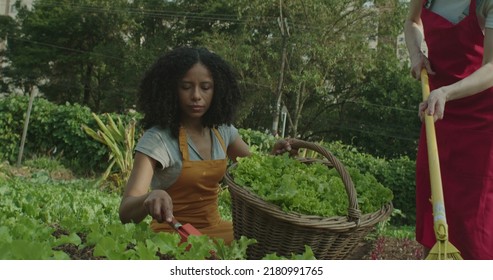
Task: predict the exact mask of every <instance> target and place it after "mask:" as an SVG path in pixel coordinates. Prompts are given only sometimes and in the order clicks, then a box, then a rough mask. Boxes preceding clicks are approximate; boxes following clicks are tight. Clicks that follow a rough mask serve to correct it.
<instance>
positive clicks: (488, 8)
mask: <svg viewBox="0 0 493 280" xmlns="http://www.w3.org/2000/svg"><path fill="white" fill-rule="evenodd" d="M470 3H471V0H454V1H450V0H434V1H433V5H432V6H431V10H432V11H433V12H434V13H437V14H439V15H440V16H442V17H444V18H446V19H447V20H448V21H450V22H452V23H454V24H457V23H458V22H460V21H461V20H462V19H463V18H464V17H465V16H466V15H468V14H469V5H470ZM476 14H477V15H478V18H479V22H480V23H481V28H493V0H476Z"/></svg>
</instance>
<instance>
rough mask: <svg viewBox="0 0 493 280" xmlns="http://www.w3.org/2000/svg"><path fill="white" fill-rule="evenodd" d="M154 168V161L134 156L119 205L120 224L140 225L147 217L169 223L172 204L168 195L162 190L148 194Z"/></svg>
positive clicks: (149, 158)
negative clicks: (132, 223) (131, 223)
mask: <svg viewBox="0 0 493 280" xmlns="http://www.w3.org/2000/svg"><path fill="white" fill-rule="evenodd" d="M155 166H156V160H154V159H152V158H151V157H149V156H147V155H145V154H142V153H140V152H137V153H136V154H135V160H134V165H133V168H132V173H131V174H130V177H129V179H128V182H127V185H126V188H125V192H124V193H123V198H122V201H121V204H120V211H119V214H120V220H121V221H122V223H130V222H134V223H140V222H141V221H142V220H143V219H144V218H145V217H147V215H151V216H152V217H153V218H154V219H156V220H158V222H162V221H164V220H167V221H171V218H172V217H173V204H172V201H171V198H170V196H169V195H168V193H166V191H163V190H153V191H151V192H149V186H150V184H151V179H152V176H153V174H154V168H155Z"/></svg>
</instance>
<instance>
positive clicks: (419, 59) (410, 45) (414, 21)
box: [404, 0, 435, 80]
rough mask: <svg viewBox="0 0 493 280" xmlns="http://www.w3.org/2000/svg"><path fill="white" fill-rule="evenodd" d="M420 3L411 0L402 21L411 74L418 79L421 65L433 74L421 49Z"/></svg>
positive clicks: (422, 35) (422, 33)
mask: <svg viewBox="0 0 493 280" xmlns="http://www.w3.org/2000/svg"><path fill="white" fill-rule="evenodd" d="M422 5H423V1H422V0H412V1H411V3H410V4H409V12H408V15H407V18H406V22H405V23H404V37H405V39H406V46H407V50H408V52H409V58H410V60H411V75H412V76H413V77H414V78H416V79H418V80H419V79H420V73H421V69H422V68H423V67H425V68H426V70H427V71H428V73H429V74H435V72H433V70H432V69H431V67H430V63H429V62H428V59H427V58H426V56H425V55H424V54H423V51H422V49H421V46H422V44H423V41H424V31H423V23H422V22H421V9H422Z"/></svg>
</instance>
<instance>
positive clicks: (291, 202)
mask: <svg viewBox="0 0 493 280" xmlns="http://www.w3.org/2000/svg"><path fill="white" fill-rule="evenodd" d="M346 170H347V171H348V173H349V175H350V177H351V179H352V181H353V183H354V186H355V189H356V193H357V199H358V205H359V209H360V210H361V212H362V213H363V214H365V213H372V212H375V211H378V210H379V209H381V208H382V206H383V205H385V204H387V203H389V202H390V201H392V199H393V194H392V191H391V190H390V189H388V188H386V187H384V186H383V185H382V184H381V183H379V182H378V181H377V179H376V178H375V177H374V176H373V175H371V174H361V173H360V172H359V171H358V170H356V169H352V168H346ZM229 172H230V173H231V175H233V178H234V182H235V183H236V184H237V185H239V186H241V187H243V188H247V189H249V190H250V191H252V192H253V193H255V194H256V195H258V196H259V197H260V198H261V199H263V200H265V201H267V202H270V203H272V204H275V205H278V206H280V207H281V208H282V209H283V210H284V211H286V212H296V213H300V214H305V215H317V216H322V217H330V216H345V215H346V214H347V209H348V206H349V202H348V196H347V194H346V191H345V187H344V183H343V181H342V179H341V177H340V175H339V173H338V172H337V170H336V169H334V168H328V167H327V166H326V165H324V164H322V163H320V162H313V163H310V164H306V163H302V162H300V161H299V160H296V159H294V158H291V157H289V156H288V155H287V154H284V155H279V156H272V155H266V154H259V153H254V154H253V155H252V156H250V157H245V158H239V159H238V163H237V164H236V165H235V166H234V167H233V168H230V170H229Z"/></svg>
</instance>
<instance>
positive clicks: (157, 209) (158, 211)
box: [144, 190, 173, 223]
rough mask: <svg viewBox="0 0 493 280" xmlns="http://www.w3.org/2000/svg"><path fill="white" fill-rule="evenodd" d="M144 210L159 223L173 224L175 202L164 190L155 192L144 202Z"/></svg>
mask: <svg viewBox="0 0 493 280" xmlns="http://www.w3.org/2000/svg"><path fill="white" fill-rule="evenodd" d="M144 208H145V209H146V210H147V213H149V215H150V216H151V217H152V218H154V219H156V220H157V221H158V222H159V223H162V222H164V221H166V222H171V220H172V218H173V201H172V199H171V197H170V196H169V194H168V193H167V192H166V191H164V190H153V191H151V192H150V193H149V195H148V196H147V198H146V199H145V200H144Z"/></svg>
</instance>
